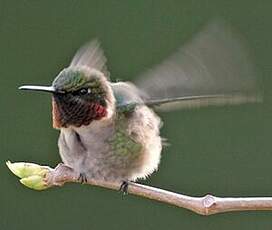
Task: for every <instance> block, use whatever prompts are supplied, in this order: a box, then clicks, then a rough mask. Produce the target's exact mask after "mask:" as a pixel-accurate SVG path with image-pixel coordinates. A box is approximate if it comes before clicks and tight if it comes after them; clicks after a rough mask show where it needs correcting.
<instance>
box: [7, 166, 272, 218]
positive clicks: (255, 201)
mask: <svg viewBox="0 0 272 230" xmlns="http://www.w3.org/2000/svg"><path fill="white" fill-rule="evenodd" d="M22 164H23V165H22ZM7 165H8V167H9V168H10V169H11V171H12V172H13V173H15V174H16V175H17V176H19V177H21V178H23V179H26V180H25V181H22V180H23V179H21V182H22V183H23V184H25V185H26V186H29V187H31V188H34V189H46V188H49V187H53V186H62V185H64V183H67V182H79V180H78V173H76V172H75V171H74V170H73V169H71V168H69V167H67V166H65V165H63V164H59V165H58V166H57V167H56V168H55V169H52V168H49V167H47V166H39V165H35V164H32V163H13V164H12V163H10V162H8V163H7ZM33 165H34V166H33ZM31 167H32V168H31ZM38 167H39V168H38ZM30 168H31V169H30ZM31 170H32V171H33V172H34V173H32V174H31V173H30V171H31ZM37 177H41V178H42V179H41V180H42V181H39V178H38V179H37ZM28 178H34V179H28ZM30 181H31V183H30ZM33 182H34V183H36V184H35V186H36V187H35V186H31V185H30V184H33ZM41 182H42V183H43V184H42V183H41ZM87 184H90V185H94V186H100V187H104V188H108V189H113V190H118V189H119V188H120V184H119V183H115V182H106V181H96V180H88V182H87ZM37 186H38V187H37ZM128 192H129V194H133V195H137V196H142V197H145V198H148V199H151V200H156V201H160V202H163V203H167V204H170V205H174V206H177V207H181V208H185V209H188V210H191V211H193V212H196V213H198V214H201V215H211V214H216V213H222V212H231V211H248V210H272V197H244V198H233V197H216V196H213V195H209V194H208V195H206V196H204V197H191V196H186V195H182V194H178V193H174V192H170V191H166V190H163V189H159V188H155V187H151V186H146V185H141V184H137V183H133V182H129V186H128Z"/></svg>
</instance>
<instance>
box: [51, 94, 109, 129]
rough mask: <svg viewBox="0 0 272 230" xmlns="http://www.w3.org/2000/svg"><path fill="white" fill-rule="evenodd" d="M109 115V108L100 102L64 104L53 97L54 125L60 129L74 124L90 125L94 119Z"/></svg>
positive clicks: (77, 125)
mask: <svg viewBox="0 0 272 230" xmlns="http://www.w3.org/2000/svg"><path fill="white" fill-rule="evenodd" d="M106 115H107V109H106V108H105V107H104V106H102V105H100V104H98V103H87V104H85V106H81V107H77V106H74V105H70V106H64V105H62V104H58V103H57V102H56V100H55V99H54V98H52V118H53V127H54V128H55V129H59V128H62V127H67V126H69V125H73V126H76V127H79V126H81V125H89V124H90V123H91V122H92V121H93V120H100V119H102V118H103V117H105V116H106Z"/></svg>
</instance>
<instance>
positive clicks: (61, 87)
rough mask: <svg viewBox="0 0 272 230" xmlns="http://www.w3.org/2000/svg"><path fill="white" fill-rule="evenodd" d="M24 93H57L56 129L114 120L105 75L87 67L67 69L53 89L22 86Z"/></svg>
mask: <svg viewBox="0 0 272 230" xmlns="http://www.w3.org/2000/svg"><path fill="white" fill-rule="evenodd" d="M20 89H23V90H38V91H47V92H51V93H52V94H53V97H52V107H53V108H52V115H53V127H54V128H63V127H64V128H66V127H69V126H76V127H80V126H82V125H85V126H86V125H89V124H90V123H91V122H92V121H94V120H101V119H106V118H110V117H111V116H112V115H113V113H114V103H115V100H114V96H113V92H112V89H111V87H110V85H109V82H108V81H107V79H106V77H105V76H104V74H103V73H102V72H100V71H98V70H95V69H91V68H89V67H87V66H70V67H68V68H65V69H63V70H62V71H61V72H60V73H59V75H58V76H57V77H56V78H55V80H54V81H53V83H52V86H49V87H44V86H22V87H20Z"/></svg>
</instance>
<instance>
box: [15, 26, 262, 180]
mask: <svg viewBox="0 0 272 230" xmlns="http://www.w3.org/2000/svg"><path fill="white" fill-rule="evenodd" d="M136 85H137V86H136ZM20 89H22V90H36V91H46V92H50V93H52V107H53V109H52V115H53V127H54V128H56V129H59V130H60V136H59V141H58V146H59V152H60V156H61V158H62V161H63V162H64V164H65V165H67V166H69V167H72V168H73V169H74V170H75V171H76V172H78V175H79V180H81V181H82V182H84V181H86V180H88V179H96V180H106V181H115V182H120V183H122V182H123V181H127V180H128V181H135V180H137V179H139V178H146V177H147V176H149V175H150V174H151V173H153V172H154V171H155V170H157V169H158V165H159V163H160V158H161V151H162V147H163V143H164V141H163V140H164V139H163V138H161V136H160V128H161V126H162V122H161V120H160V118H159V117H158V115H156V114H155V112H154V111H153V109H154V110H156V109H164V110H169V109H177V108H192V107H200V106H208V105H225V104H239V103H248V102H258V101H260V100H261V96H260V90H259V86H258V83H257V80H256V74H255V70H254V67H253V65H252V64H251V62H250V60H249V57H248V54H247V50H246V49H245V47H243V42H242V41H241V39H240V38H237V36H236V34H235V33H233V32H232V29H231V28H230V27H229V26H228V25H226V24H224V23H218V22H215V23H211V24H209V25H208V26H206V27H205V28H204V29H203V30H202V31H201V32H200V33H198V34H197V35H196V36H195V37H194V38H193V39H192V40H191V41H189V42H188V43H187V44H185V45H184V46H182V47H181V48H180V49H179V50H178V51H177V52H176V53H174V54H173V55H172V56H170V57H169V58H167V59H166V60H165V61H164V62H162V63H161V64H160V65H158V66H155V67H154V68H153V69H150V70H148V71H146V73H144V74H142V75H141V76H140V77H139V78H138V79H137V82H136V84H135V85H134V84H133V83H130V82H115V83H114V82H111V81H110V79H109V73H108V71H107V68H106V58H105V56H104V54H103V51H102V49H101V48H100V46H99V43H98V41H96V40H94V41H91V42H90V43H88V44H87V45H85V46H83V47H82V48H81V49H79V51H78V52H77V53H76V55H75V56H74V58H73V59H72V62H71V63H70V65H69V66H68V67H67V68H65V69H63V70H62V71H61V72H60V73H59V74H58V76H57V77H56V78H55V80H54V81H53V83H52V85H51V86H21V87H20Z"/></svg>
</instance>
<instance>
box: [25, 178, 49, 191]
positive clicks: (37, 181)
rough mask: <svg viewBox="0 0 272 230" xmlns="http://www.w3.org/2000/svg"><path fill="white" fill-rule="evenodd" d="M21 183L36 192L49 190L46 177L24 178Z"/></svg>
mask: <svg viewBox="0 0 272 230" xmlns="http://www.w3.org/2000/svg"><path fill="white" fill-rule="evenodd" d="M20 182H21V183H22V184H23V185H25V186H26V187H28V188H31V189H35V190H44V189H47V188H48V185H47V183H46V182H45V181H44V177H42V176H39V175H33V176H29V177H25V178H22V179H21V180H20Z"/></svg>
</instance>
